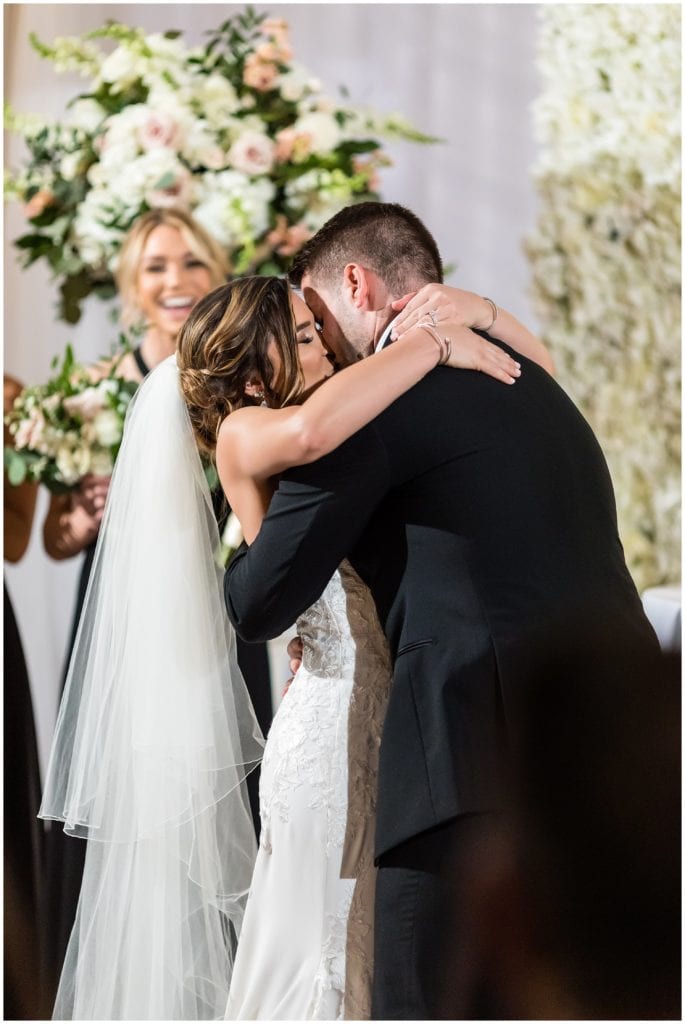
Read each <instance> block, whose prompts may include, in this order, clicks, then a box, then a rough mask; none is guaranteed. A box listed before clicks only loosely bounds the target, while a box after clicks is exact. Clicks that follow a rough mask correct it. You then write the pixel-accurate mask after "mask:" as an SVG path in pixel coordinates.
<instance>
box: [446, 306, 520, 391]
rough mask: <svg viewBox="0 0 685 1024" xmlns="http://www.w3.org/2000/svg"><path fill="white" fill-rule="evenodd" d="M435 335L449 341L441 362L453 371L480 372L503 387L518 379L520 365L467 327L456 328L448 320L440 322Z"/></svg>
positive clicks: (502, 350) (456, 326) (497, 346)
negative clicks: (445, 358) (446, 351)
mask: <svg viewBox="0 0 685 1024" xmlns="http://www.w3.org/2000/svg"><path fill="white" fill-rule="evenodd" d="M436 331H437V333H438V334H439V335H440V337H441V338H442V339H443V345H445V340H444V339H449V342H450V354H449V357H448V359H447V362H446V363H445V365H446V366H451V367H453V368H454V369H455V370H480V371H481V373H487V374H488V375H489V376H490V377H494V378H495V380H501V381H502V383H504V384H515V383H516V380H517V378H518V377H520V376H521V366H520V364H519V363H517V362H516V361H515V360H514V359H512V358H511V356H510V355H508V354H507V353H506V352H505V351H504V349H501V348H500V347H499V345H493V344H492V342H490V341H486V340H485V338H481V336H480V335H479V334H474V333H473V331H472V330H470V329H469V328H468V327H459V326H458V325H456V324H453V323H452V322H451V321H449V320H448V321H446V322H442V321H441V322H440V325H439V327H438V328H436Z"/></svg>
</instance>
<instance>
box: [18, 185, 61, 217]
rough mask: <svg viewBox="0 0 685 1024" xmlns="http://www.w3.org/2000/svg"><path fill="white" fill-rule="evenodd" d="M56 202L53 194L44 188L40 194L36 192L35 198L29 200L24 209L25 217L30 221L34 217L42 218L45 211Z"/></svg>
mask: <svg viewBox="0 0 685 1024" xmlns="http://www.w3.org/2000/svg"><path fill="white" fill-rule="evenodd" d="M54 201H55V197H54V195H53V194H52V192H51V191H50V190H49V189H47V188H42V189H41V190H40V192H36V194H35V196H32V197H31V198H30V199H29V201H28V203H27V204H26V206H25V207H24V215H25V216H26V217H27V218H28V220H31V219H32V218H33V217H40V215H41V213H42V212H43V210H45V209H47V207H48V206H50V205H51V204H52V203H54Z"/></svg>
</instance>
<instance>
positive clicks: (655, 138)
mask: <svg viewBox="0 0 685 1024" xmlns="http://www.w3.org/2000/svg"><path fill="white" fill-rule="evenodd" d="M541 17H542V26H541V35H540V47H539V51H540V62H539V63H540V70H541V72H542V77H543V82H544V91H543V93H542V95H541V96H540V98H539V100H538V101H537V104H536V107H535V119H536V126H537V133H538V138H539V141H540V142H541V143H542V147H543V148H542V154H541V158H540V161H539V164H538V166H537V168H536V179H537V187H538V191H539V196H540V210H541V212H540V216H539V220H538V224H537V229H536V233H535V235H534V237H532V238H531V239H530V240H529V241H528V244H527V248H528V253H529V255H530V258H531V260H532V265H533V272H534V294H535V300H536V303H537V310H538V313H539V316H540V319H541V323H542V327H543V332H542V333H543V336H544V338H545V340H546V341H547V343H548V344H549V346H550V349H551V350H552V352H553V354H554V356H555V358H556V362H557V365H558V370H559V377H560V380H561V382H562V384H563V385H564V387H565V388H566V389H567V390H568V391H569V393H570V394H571V395H573V397H574V398H575V400H576V401H577V402H578V404H579V405H580V407H581V408H582V410H583V411H584V413H585V415H586V416H587V418H588V420H589V422H590V423H591V424H592V426H593V428H594V430H595V431H596V433H597V435H598V437H599V440H600V443H601V444H602V447H603V449H604V451H605V453H606V455H607V460H608V462H609V467H610V470H611V474H612V478H613V481H614V486H615V488H616V497H617V504H618V512H619V527H620V531H621V537H622V540H623V544H624V547H625V550H626V556H627V559H628V563H629V565H630V568H631V571H632V573H633V576H634V578H635V580H636V582H637V584H638V587H639V588H640V589H642V588H644V587H646V586H650V585H654V584H658V583H662V582H666V581H669V580H671V581H672V580H674V579H678V578H679V576H680V546H679V545H680V380H681V377H680V266H681V256H680V152H681V138H680V8H679V7H678V6H677V5H675V4H669V5H660V4H658V5H641V4H628V5H619V4H601V5H599V4H597V5H595V4H591V5H569V4H561V5H554V4H548V5H544V6H543V8H542V10H541Z"/></svg>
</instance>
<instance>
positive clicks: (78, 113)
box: [67, 99, 107, 134]
mask: <svg viewBox="0 0 685 1024" xmlns="http://www.w3.org/2000/svg"><path fill="white" fill-rule="evenodd" d="M67 117H68V123H69V124H70V125H71V126H73V127H74V128H81V129H82V130H83V131H84V132H86V133H87V134H92V133H93V132H94V131H96V129H97V128H99V127H100V125H101V124H102V122H103V121H104V120H105V118H106V117H107V111H106V110H105V108H104V107H103V106H102V105H101V104H100V103H98V102H97V100H94V99H79V100H76V101H75V102H74V103H72V104H71V105H70V106H69V112H68V115H67Z"/></svg>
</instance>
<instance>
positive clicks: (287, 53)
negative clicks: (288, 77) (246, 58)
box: [255, 40, 293, 64]
mask: <svg viewBox="0 0 685 1024" xmlns="http://www.w3.org/2000/svg"><path fill="white" fill-rule="evenodd" d="M255 54H256V56H257V57H258V58H259V59H260V60H262V61H271V62H273V63H274V64H287V63H288V61H289V60H292V59H293V51H292V47H291V46H289V45H288V44H287V43H286V44H285V45H283V44H281V43H276V42H274V40H270V41H269V42H268V43H260V44H259V46H258V47H257V48H256V50H255Z"/></svg>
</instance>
